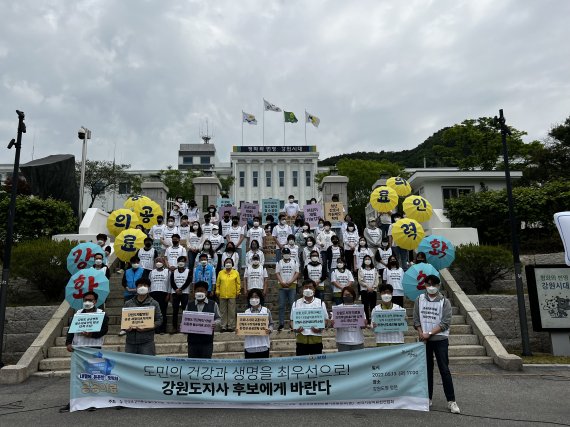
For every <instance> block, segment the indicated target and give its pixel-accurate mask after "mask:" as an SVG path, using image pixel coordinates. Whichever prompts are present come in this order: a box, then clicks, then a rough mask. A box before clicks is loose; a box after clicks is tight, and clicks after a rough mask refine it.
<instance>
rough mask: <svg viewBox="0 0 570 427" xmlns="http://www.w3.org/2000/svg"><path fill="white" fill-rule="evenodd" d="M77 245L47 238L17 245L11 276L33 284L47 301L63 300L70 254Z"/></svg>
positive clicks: (15, 246)
mask: <svg viewBox="0 0 570 427" xmlns="http://www.w3.org/2000/svg"><path fill="white" fill-rule="evenodd" d="M76 244H77V243H76V242H70V241H68V240H63V241H61V242H58V241H55V240H51V239H48V238H42V239H38V240H35V241H28V242H20V243H17V244H15V245H14V249H13V252H12V262H11V270H12V273H13V275H14V276H17V277H22V278H24V279H26V280H28V281H29V282H30V283H32V285H34V286H35V287H37V289H38V290H40V291H42V292H43V293H44V295H45V296H46V297H47V298H48V300H50V301H56V300H58V301H61V300H62V299H63V296H64V294H65V285H67V282H68V280H69V277H70V274H69V272H68V271H67V255H68V254H69V251H70V250H71V248H73V247H74V246H75V245H76Z"/></svg>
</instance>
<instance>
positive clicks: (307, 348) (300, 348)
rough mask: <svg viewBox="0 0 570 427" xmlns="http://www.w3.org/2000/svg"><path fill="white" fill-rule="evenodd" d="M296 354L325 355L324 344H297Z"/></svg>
mask: <svg viewBox="0 0 570 427" xmlns="http://www.w3.org/2000/svg"><path fill="white" fill-rule="evenodd" d="M295 354H296V355H297V356H308V355H310V354H323V343H322V342H321V343H318V344H301V343H297V348H296V349H295Z"/></svg>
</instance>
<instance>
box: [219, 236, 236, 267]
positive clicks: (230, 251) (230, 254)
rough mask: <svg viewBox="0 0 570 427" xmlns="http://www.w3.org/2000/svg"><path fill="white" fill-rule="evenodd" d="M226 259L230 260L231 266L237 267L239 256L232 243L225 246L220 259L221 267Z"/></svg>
mask: <svg viewBox="0 0 570 427" xmlns="http://www.w3.org/2000/svg"><path fill="white" fill-rule="evenodd" d="M228 259H231V260H232V264H233V265H234V266H238V265H239V254H238V253H237V252H236V247H235V245H234V244H233V242H228V244H227V245H226V250H225V251H224V252H223V253H222V258H221V263H222V266H225V262H226V260H228ZM222 270H223V269H222ZM222 270H220V271H222Z"/></svg>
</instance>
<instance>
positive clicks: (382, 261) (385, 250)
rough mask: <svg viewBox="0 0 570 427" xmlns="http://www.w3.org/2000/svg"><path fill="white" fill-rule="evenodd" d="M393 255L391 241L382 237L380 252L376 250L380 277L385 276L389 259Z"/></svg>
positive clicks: (375, 257)
mask: <svg viewBox="0 0 570 427" xmlns="http://www.w3.org/2000/svg"><path fill="white" fill-rule="evenodd" d="M392 255H393V254H392V248H391V247H390V242H389V241H388V240H387V239H382V243H380V247H379V248H378V252H376V255H375V256H374V259H375V261H376V268H377V269H378V275H379V277H381V278H384V270H385V269H387V268H388V259H389V258H390V257H391V256H392Z"/></svg>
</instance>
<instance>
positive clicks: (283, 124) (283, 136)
mask: <svg viewBox="0 0 570 427" xmlns="http://www.w3.org/2000/svg"><path fill="white" fill-rule="evenodd" d="M283 146H285V114H283Z"/></svg>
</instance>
